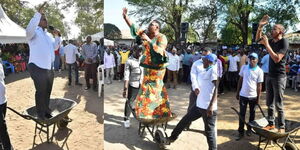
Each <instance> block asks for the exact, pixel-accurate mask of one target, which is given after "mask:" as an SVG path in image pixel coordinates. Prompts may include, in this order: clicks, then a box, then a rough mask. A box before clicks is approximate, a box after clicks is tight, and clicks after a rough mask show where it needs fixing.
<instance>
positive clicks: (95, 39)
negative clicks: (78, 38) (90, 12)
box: [91, 31, 104, 41]
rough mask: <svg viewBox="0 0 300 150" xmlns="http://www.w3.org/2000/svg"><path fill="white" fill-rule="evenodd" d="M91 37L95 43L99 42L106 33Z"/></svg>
mask: <svg viewBox="0 0 300 150" xmlns="http://www.w3.org/2000/svg"><path fill="white" fill-rule="evenodd" d="M91 37H92V40H93V41H99V40H100V39H101V38H103V37H104V33H103V31H102V32H98V33H95V34H93V35H91Z"/></svg>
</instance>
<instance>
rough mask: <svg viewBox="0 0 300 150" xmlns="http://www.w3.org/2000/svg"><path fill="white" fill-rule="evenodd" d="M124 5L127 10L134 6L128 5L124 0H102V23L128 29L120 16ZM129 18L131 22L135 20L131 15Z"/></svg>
mask: <svg viewBox="0 0 300 150" xmlns="http://www.w3.org/2000/svg"><path fill="white" fill-rule="evenodd" d="M124 7H126V8H127V9H128V10H129V11H130V10H132V9H134V7H129V5H128V3H127V2H126V1H125V0H104V23H111V24H114V25H116V26H117V27H118V28H119V29H120V30H126V29H129V27H128V26H127V24H126V22H125V21H124V19H123V17H122V11H123V10H122V9H123V8H124ZM129 17H130V16H129ZM130 19H131V21H132V22H135V21H136V20H135V19H134V18H133V17H130Z"/></svg>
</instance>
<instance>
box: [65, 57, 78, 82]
mask: <svg viewBox="0 0 300 150" xmlns="http://www.w3.org/2000/svg"><path fill="white" fill-rule="evenodd" d="M67 66H68V72H69V84H71V83H72V66H73V68H74V72H75V83H78V82H79V77H78V65H77V63H76V62H75V63H73V64H67Z"/></svg>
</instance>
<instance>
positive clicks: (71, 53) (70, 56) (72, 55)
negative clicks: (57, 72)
mask: <svg viewBox="0 0 300 150" xmlns="http://www.w3.org/2000/svg"><path fill="white" fill-rule="evenodd" d="M64 51H65V55H66V63H67V64H74V63H75V62H76V55H78V56H79V55H80V54H79V52H78V48H77V47H76V46H75V45H73V44H68V45H66V46H65V47H64Z"/></svg>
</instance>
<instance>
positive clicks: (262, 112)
mask: <svg viewBox="0 0 300 150" xmlns="http://www.w3.org/2000/svg"><path fill="white" fill-rule="evenodd" d="M256 105H257V107H258V108H259V110H260V112H261V114H262V115H263V116H264V118H266V115H265V113H264V111H263V110H262V109H261V107H260V105H259V104H256Z"/></svg>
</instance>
